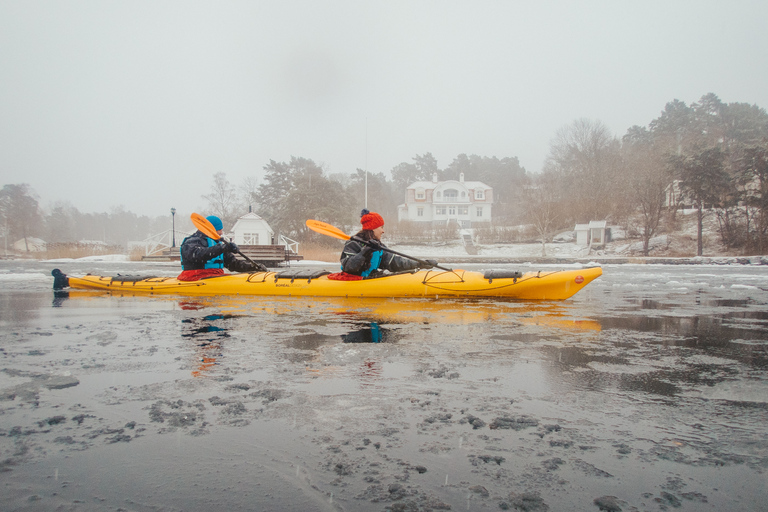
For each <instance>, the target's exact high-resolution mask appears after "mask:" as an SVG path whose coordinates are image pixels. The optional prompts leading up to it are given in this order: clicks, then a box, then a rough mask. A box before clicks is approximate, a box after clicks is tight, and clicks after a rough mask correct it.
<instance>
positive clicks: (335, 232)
mask: <svg viewBox="0 0 768 512" xmlns="http://www.w3.org/2000/svg"><path fill="white" fill-rule="evenodd" d="M307 227H308V228H309V229H311V230H312V231H314V232H316V233H320V234H321V235H326V236H332V237H334V238H338V239H339V240H350V239H352V240H355V241H356V242H360V243H363V244H365V245H368V246H370V247H374V248H377V247H376V246H374V245H373V244H370V243H368V242H367V241H365V240H362V239H360V238H357V237H352V236H349V235H348V234H346V233H345V232H343V231H342V230H340V229H339V228H337V227H336V226H331V225H330V224H326V223H325V222H322V221H319V220H314V219H309V220H307ZM381 249H382V250H384V251H387V252H391V253H392V254H397V255H398V256H402V257H403V258H408V259H409V260H413V261H418V262H419V264H420V265H430V263H429V262H427V261H424V260H420V259H419V258H414V257H413V256H408V255H407V254H403V253H401V252H397V251H393V250H392V249H390V248H389V247H381ZM431 266H433V267H435V268H439V269H440V270H446V271H448V272H453V269H450V268H445V267H441V266H440V265H431Z"/></svg>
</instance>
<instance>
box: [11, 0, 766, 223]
mask: <svg viewBox="0 0 768 512" xmlns="http://www.w3.org/2000/svg"><path fill="white" fill-rule="evenodd" d="M767 19H768V2H765V1H764V0H760V1H745V0H732V1H729V2H724V1H721V0H718V1H709V0H691V1H674V0H666V1H651V0H643V1H633V2H630V1H608V0H606V1H592V0H581V1H533V0H530V1H500V0H499V1H492V2H491V1H482V0H481V1H478V0H473V1H463V2H458V1H449V0H440V1H414V0H411V1H386V2H385V1H364V0H354V1H321V0H314V1H290V0H281V1H269V2H267V1H242V2H234V1H216V2H196V1H189V0H184V1H169V0H162V1H157V0H151V1H142V0H131V1H109V2H106V1H98V0H93V1H77V0H70V1H66V2H61V1H49V2H41V1H33V0H19V1H9V0H0V176H2V179H0V185H3V184H8V183H29V184H30V185H31V186H32V188H34V189H35V191H36V192H37V193H38V194H39V195H40V199H41V205H42V206H44V207H48V206H50V205H51V204H52V203H53V202H54V201H59V200H68V201H70V202H71V203H72V204H73V205H74V206H76V207H77V208H78V209H79V210H80V211H82V212H94V211H97V212H102V211H109V210H110V209H111V208H112V207H114V206H118V205H122V206H124V207H125V208H126V209H128V210H131V211H133V212H135V213H138V214H145V215H163V214H165V213H166V212H168V211H169V209H170V208H171V207H172V206H174V207H176V208H177V209H178V210H179V212H180V213H183V214H188V213H189V212H191V211H200V212H201V213H205V212H204V208H205V204H206V202H205V201H204V200H203V199H202V198H201V195H202V194H204V193H206V192H207V190H208V187H210V186H211V184H212V182H213V178H212V177H213V174H214V173H216V172H225V173H226V174H227V177H228V178H229V180H230V181H231V182H232V183H234V184H236V185H237V184H240V183H241V182H242V181H243V180H244V179H245V178H246V177H248V176H256V177H257V178H258V179H259V182H261V180H262V176H263V167H264V165H266V164H267V163H268V162H269V160H270V159H272V160H276V161H287V160H289V159H290V157H291V156H297V157H305V158H311V159H312V160H314V161H315V162H317V163H319V164H322V165H323V166H324V167H325V169H326V170H327V171H328V172H330V173H335V172H344V173H350V172H353V171H354V170H355V169H356V168H363V169H364V168H367V169H368V170H369V171H371V172H385V173H388V172H389V170H390V169H391V168H392V167H394V166H395V165H397V164H398V163H400V162H410V161H411V158H412V157H413V156H415V155H416V154H424V153H427V152H431V153H432V154H433V155H434V156H435V157H436V158H437V160H438V165H439V166H440V167H441V168H442V167H446V166H447V165H448V164H450V162H451V161H452V160H453V158H454V157H456V156H457V155H458V154H460V153H467V154H473V153H474V154H478V155H482V156H497V157H499V158H502V157H512V156H517V157H518V158H519V159H520V163H521V165H523V167H525V168H526V169H527V170H528V171H530V172H538V171H540V169H541V166H542V163H543V161H544V159H545V157H546V155H547V152H548V149H549V143H550V140H551V139H552V137H553V136H554V135H555V132H556V131H557V130H558V129H559V128H561V127H562V126H564V125H567V124H570V123H571V122H572V121H574V120H575V119H578V118H581V117H587V118H590V119H594V120H599V121H602V122H603V123H605V124H606V125H607V126H608V127H609V128H610V129H611V130H612V131H613V132H614V133H615V134H616V135H617V136H619V137H620V136H622V135H623V134H624V133H625V132H626V130H627V128H629V127H630V126H632V125H635V124H638V125H647V124H648V123H649V122H650V121H651V120H653V119H654V118H656V117H657V116H658V115H659V114H660V112H661V110H662V109H663V108H664V105H665V104H666V103H667V102H669V101H671V100H673V99H680V100H682V101H685V102H686V103H691V102H694V101H697V100H698V99H699V98H700V97H701V96H702V95H704V94H706V93H709V92H713V93H715V94H717V95H718V96H719V97H720V99H721V100H723V101H724V102H746V103H756V104H757V105H759V106H761V107H763V108H768V65H766V62H768V30H766V28H765V20H767ZM468 179H471V177H468Z"/></svg>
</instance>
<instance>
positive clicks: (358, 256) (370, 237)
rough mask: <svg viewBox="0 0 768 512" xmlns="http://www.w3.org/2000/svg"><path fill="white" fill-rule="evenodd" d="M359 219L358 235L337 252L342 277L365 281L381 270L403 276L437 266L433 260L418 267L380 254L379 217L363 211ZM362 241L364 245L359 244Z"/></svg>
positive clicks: (411, 261) (410, 261)
mask: <svg viewBox="0 0 768 512" xmlns="http://www.w3.org/2000/svg"><path fill="white" fill-rule="evenodd" d="M360 215H361V216H360V224H362V227H363V229H362V231H360V232H359V233H357V234H356V235H355V236H353V237H352V238H350V239H349V240H347V243H346V244H344V250H343V251H342V252H341V258H340V260H341V270H342V271H343V272H344V273H345V274H351V276H360V278H362V279H365V278H371V277H379V276H381V275H382V274H383V271H385V270H388V271H390V272H403V271H406V270H414V269H418V268H432V267H433V266H435V265H437V262H436V261H434V260H426V263H425V262H421V263H419V262H418V261H415V260H412V259H409V258H403V257H401V256H398V255H396V254H392V253H391V252H389V251H386V250H384V248H386V245H384V244H383V243H381V235H383V234H384V219H383V218H382V216H381V215H379V214H378V213H376V212H369V211H368V210H365V209H364V210H363V211H362V212H361V214H360ZM363 240H364V241H365V242H367V243H364V242H362V241H363ZM351 276H350V277H351Z"/></svg>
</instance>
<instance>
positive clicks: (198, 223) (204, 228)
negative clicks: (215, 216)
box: [190, 213, 221, 240]
mask: <svg viewBox="0 0 768 512" xmlns="http://www.w3.org/2000/svg"><path fill="white" fill-rule="evenodd" d="M190 217H191V218H192V224H194V225H195V227H196V228H197V229H199V230H200V231H201V232H202V233H203V234H204V235H205V236H207V237H208V238H211V239H213V240H219V239H220V238H221V237H220V236H219V234H218V233H217V232H216V228H214V227H213V224H211V221H209V220H208V219H206V218H205V217H203V216H202V215H200V214H199V213H193V214H192V215H191V216H190Z"/></svg>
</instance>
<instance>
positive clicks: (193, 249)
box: [177, 215, 267, 281]
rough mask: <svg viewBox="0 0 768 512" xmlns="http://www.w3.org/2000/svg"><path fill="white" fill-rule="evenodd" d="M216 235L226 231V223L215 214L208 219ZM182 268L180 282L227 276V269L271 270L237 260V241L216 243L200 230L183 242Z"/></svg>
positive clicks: (236, 270)
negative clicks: (225, 270)
mask: <svg viewBox="0 0 768 512" xmlns="http://www.w3.org/2000/svg"><path fill="white" fill-rule="evenodd" d="M206 219H208V221H209V222H210V223H211V224H212V225H213V227H214V229H216V232H217V233H218V234H219V235H221V234H222V233H223V232H224V224H223V223H222V222H221V219H219V218H218V217H216V216H215V215H211V216H210V217H206ZM180 251H181V268H182V272H181V274H179V276H178V277H177V279H178V280H179V281H197V280H198V279H202V278H204V277H213V276H220V275H224V268H225V267H226V268H227V270H229V271H231V272H266V271H267V268H266V267H265V266H264V265H262V264H260V263H256V262H250V261H243V260H238V259H237V258H235V256H234V254H235V253H237V252H238V247H237V245H235V244H234V243H233V242H225V241H216V240H213V239H211V238H209V237H208V236H206V235H205V234H203V232H202V231H196V232H195V233H193V234H192V235H190V236H188V237H187V238H185V239H184V241H183V242H181V247H180Z"/></svg>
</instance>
